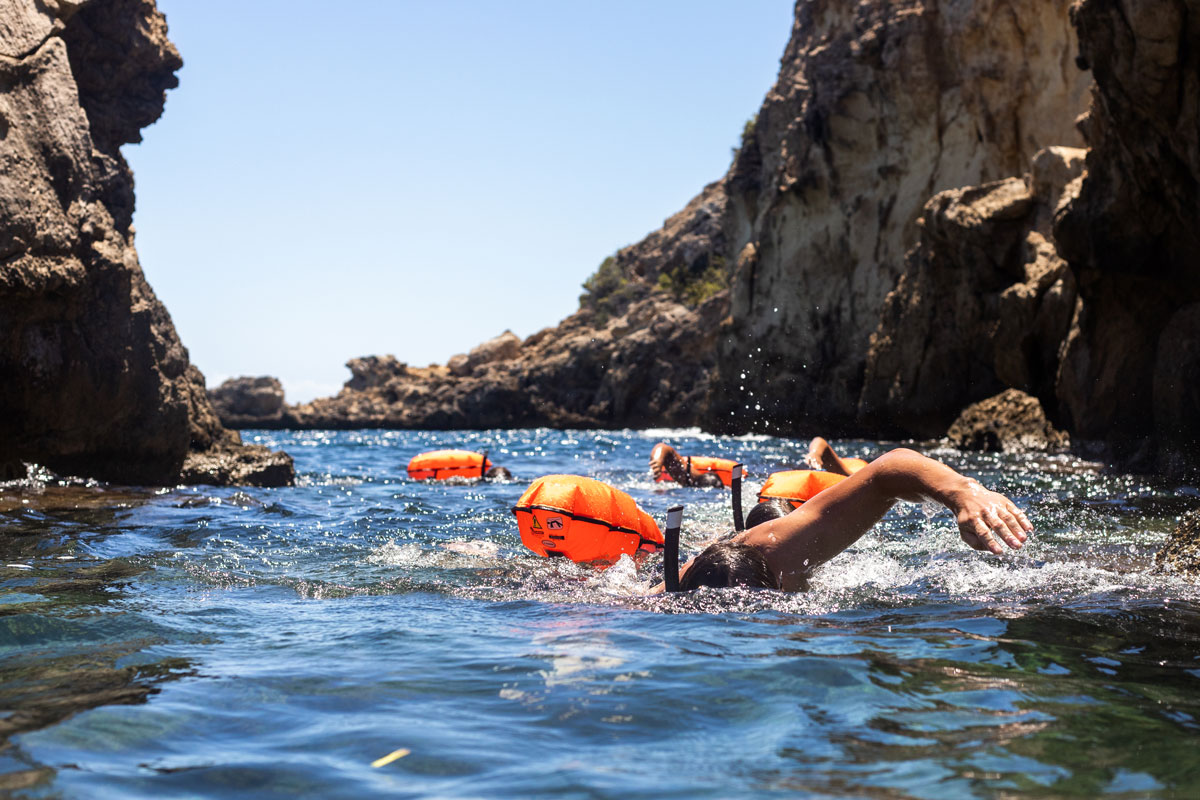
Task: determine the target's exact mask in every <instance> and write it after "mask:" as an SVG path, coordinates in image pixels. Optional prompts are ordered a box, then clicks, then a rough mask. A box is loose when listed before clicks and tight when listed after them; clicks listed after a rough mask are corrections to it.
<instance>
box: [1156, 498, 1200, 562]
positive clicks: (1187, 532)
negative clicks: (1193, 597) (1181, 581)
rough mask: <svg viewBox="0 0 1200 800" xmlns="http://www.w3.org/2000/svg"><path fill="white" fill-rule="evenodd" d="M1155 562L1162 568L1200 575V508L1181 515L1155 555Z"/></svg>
mask: <svg viewBox="0 0 1200 800" xmlns="http://www.w3.org/2000/svg"><path fill="white" fill-rule="evenodd" d="M1154 563H1155V566H1156V567H1157V568H1158V569H1161V570H1168V571H1171V572H1178V573H1182V574H1184V575H1187V576H1189V577H1192V578H1196V577H1200V509H1196V510H1194V511H1189V512H1188V513H1186V514H1184V515H1183V516H1182V517H1180V519H1179V524H1178V525H1176V526H1175V530H1174V531H1172V532H1171V535H1170V536H1169V537H1167V541H1166V544H1164V545H1163V546H1162V547H1161V548H1160V549H1159V551H1158V553H1157V554H1156V555H1155V557H1154Z"/></svg>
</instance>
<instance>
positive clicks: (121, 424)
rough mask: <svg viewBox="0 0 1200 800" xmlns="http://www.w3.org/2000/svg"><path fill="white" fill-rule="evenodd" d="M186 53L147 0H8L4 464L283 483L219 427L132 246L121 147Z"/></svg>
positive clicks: (158, 109) (272, 458)
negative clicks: (173, 41) (80, 0)
mask: <svg viewBox="0 0 1200 800" xmlns="http://www.w3.org/2000/svg"><path fill="white" fill-rule="evenodd" d="M181 66H182V61H181V59H180V57H179V54H178V53H177V52H176V50H175V47H174V46H173V45H172V44H171V43H170V41H168V39H167V36H166V21H165V19H164V18H163V16H162V15H161V14H160V13H159V12H158V10H157V9H156V7H155V5H154V3H153V1H152V0H105V1H104V2H92V3H74V2H53V0H50V2H45V1H43V0H3V2H0V76H2V81H0V142H2V143H3V144H2V146H0V264H2V266H0V320H2V321H3V324H2V325H0V385H2V386H3V390H2V391H0V467H2V468H3V471H4V473H5V474H6V475H8V476H15V475H23V474H24V468H23V467H22V466H21V462H36V463H39V464H42V465H44V466H46V467H49V468H50V469H52V470H54V471H56V472H60V473H64V474H70V475H78V476H88V477H94V478H98V479H102V480H106V481H112V482H119V483H137V484H154V485H166V484H173V483H177V482H180V481H184V482H193V483H257V484H263V485H284V484H290V483H291V482H292V480H293V468H292V462H291V458H290V457H289V456H287V455H286V454H284V453H270V452H268V451H267V450H266V449H265V448H261V447H257V446H255V447H247V446H243V445H242V444H241V442H240V439H239V438H238V436H237V434H236V433H234V432H232V431H227V430H226V429H225V428H223V427H222V426H221V424H220V421H219V420H218V419H217V416H216V414H215V412H214V411H213V409H212V406H211V404H210V403H209V401H208V397H207V393H206V392H205V388H204V377H203V375H201V374H200V371H199V370H198V369H196V367H195V366H193V365H192V364H190V363H189V361H188V353H187V350H186V349H185V348H184V347H183V345H182V343H181V342H180V341H179V337H178V335H177V334H176V332H175V328H174V326H173V325H172V323H171V318H170V315H169V314H168V313H167V310H166V309H165V308H164V307H163V305H162V303H160V302H159V301H158V299H157V298H156V297H155V296H154V292H153V290H152V289H151V288H150V286H149V284H148V283H147V282H146V279H145V277H144V275H143V274H142V270H141V266H140V265H139V263H138V257H137V251H136V250H135V249H134V231H133V228H132V219H133V208H134V194H133V175H132V173H131V171H130V169H129V166H128V164H127V163H126V162H125V159H124V158H123V157H122V155H121V152H120V148H121V145H123V144H126V143H131V142H138V141H141V133H140V130H141V128H142V127H144V126H146V125H149V124H151V123H152V122H154V121H155V120H156V119H158V117H159V116H160V115H161V113H162V110H163V104H164V102H165V90H166V89H169V88H172V87H174V86H175V85H177V79H176V77H175V74H174V73H175V70H177V69H179V68H180V67H181Z"/></svg>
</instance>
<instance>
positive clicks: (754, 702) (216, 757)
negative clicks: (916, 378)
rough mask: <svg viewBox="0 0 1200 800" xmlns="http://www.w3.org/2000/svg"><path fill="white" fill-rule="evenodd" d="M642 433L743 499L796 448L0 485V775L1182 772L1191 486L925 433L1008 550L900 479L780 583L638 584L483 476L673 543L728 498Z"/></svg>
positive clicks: (469, 791) (142, 781) (40, 782)
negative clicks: (649, 467) (1014, 544)
mask: <svg viewBox="0 0 1200 800" xmlns="http://www.w3.org/2000/svg"><path fill="white" fill-rule="evenodd" d="M664 437H669V438H670V439H671V441H672V442H673V443H675V444H676V445H677V446H679V447H680V448H681V449H683V450H685V451H691V452H698V453H705V454H710V455H720V456H727V457H734V458H737V459H739V460H742V461H744V462H745V463H746V464H747V466H748V468H749V470H750V471H751V473H752V475H751V478H750V480H749V485H748V486H747V490H746V492H747V493H746V498H747V503H749V502H751V501H752V493H753V491H754V490H755V489H756V488H757V484H758V483H761V480H762V478H763V477H765V475H766V474H767V473H768V472H769V471H772V470H775V469H785V468H791V467H794V466H796V465H798V463H799V462H800V460H801V457H802V456H803V453H804V451H805V443H804V442H800V441H792V440H783V439H776V438H768V437H750V438H744V439H727V438H714V437H710V436H704V435H700V434H698V433H696V432H687V431H685V432H681V431H645V432H611V431H610V432H578V431H576V432H562V431H546V430H540V431H485V432H457V433H434V432H382V431H380V432H374V431H372V432H339V433H321V432H304V433H286V432H281V433H272V434H262V435H258V436H249V437H247V438H250V439H255V440H257V441H260V442H263V443H266V444H269V445H271V446H272V447H283V448H285V449H287V450H288V451H289V452H290V453H292V454H293V455H294V456H295V457H296V461H297V468H298V471H299V473H300V480H299V485H298V486H297V487H295V488H292V489H245V488H243V489H213V488H205V487H192V488H182V489H177V490H171V491H154V490H145V491H143V490H115V489H111V488H106V487H96V486H89V485H86V484H84V485H69V486H61V485H56V484H55V483H54V482H53V481H45V480H43V481H38V480H33V481H27V482H23V483H21V484H12V485H8V486H7V487H6V488H3V489H0V514H2V515H3V516H2V517H0V518H2V519H3V523H2V524H3V526H4V537H3V539H2V541H0V549H2V553H0V562H2V563H3V565H5V566H0V579H2V580H3V588H2V589H0V676H2V682H0V685H2V688H0V709H3V711H4V712H5V714H4V716H3V718H0V736H5V737H7V740H8V742H9V745H8V746H7V747H6V748H4V749H2V750H0V792H9V793H16V794H19V795H21V796H33V797H41V796H56V797H57V796H66V797H96V796H122V797H154V798H159V797H196V796H204V797H220V796H231V797H233V796H238V797H246V796H255V797H270V796H287V797H294V796H297V795H300V796H313V797H363V796H373V795H388V796H414V797H424V796H438V797H500V796H510V797H530V796H551V795H553V796H556V797H557V796H566V797H655V798H659V797H670V796H685V795H686V796H689V797H691V796H709V797H728V796H748V795H764V794H772V793H774V794H781V795H788V796H791V795H795V794H806V793H808V794H815V795H850V796H870V797H876V796H878V797H893V796H899V797H920V798H925V797H929V798H934V797H947V798H949V797H970V796H977V797H993V796H1003V795H1011V794H1021V795H1035V796H1036V795H1045V796H1052V797H1063V796H1081V797H1092V796H1096V795H1100V794H1111V795H1113V796H1124V797H1132V796H1147V795H1163V796H1180V797H1183V796H1196V794H1197V793H1198V792H1200V764H1197V762H1196V761H1195V759H1194V756H1193V754H1194V752H1195V750H1196V747H1197V744H1200V727H1198V722H1197V714H1198V713H1200V707H1198V706H1200V692H1198V690H1200V648H1198V647H1197V644H1198V642H1200V613H1198V609H1200V605H1198V604H1200V591H1198V590H1197V587H1195V586H1193V585H1191V584H1189V583H1186V582H1183V581H1181V580H1179V579H1177V578H1174V577H1171V576H1163V575H1156V574H1153V573H1152V571H1151V566H1152V562H1153V553H1154V551H1155V549H1156V548H1157V546H1158V544H1159V543H1160V542H1161V540H1162V538H1163V537H1164V536H1165V534H1166V532H1167V531H1168V530H1170V528H1171V527H1172V525H1173V522H1174V519H1175V517H1176V516H1177V515H1178V514H1179V513H1181V512H1182V511H1183V510H1185V509H1187V508H1190V507H1194V506H1197V505H1200V493H1198V492H1197V491H1196V489H1195V487H1188V486H1176V485H1162V484H1157V483H1154V482H1150V481H1147V480H1145V479H1141V478H1136V477H1130V476H1123V475H1111V474H1104V473H1102V472H1101V471H1100V470H1098V469H1097V468H1095V467H1094V466H1093V465H1088V464H1085V463H1081V462H1078V461H1075V460H1074V459H1071V458H1069V457H1052V458H1036V459H1030V458H1027V457H1022V458H1012V457H995V456H986V457H985V456H967V455H964V454H961V453H957V452H955V451H949V450H947V451H927V452H930V454H931V455H934V456H936V457H940V458H942V459H944V460H947V461H948V462H950V463H951V464H952V465H954V466H955V467H957V468H959V469H960V470H961V471H964V472H966V473H968V474H970V475H973V476H975V477H977V478H979V479H980V480H981V481H983V482H984V483H985V484H986V485H989V486H991V487H993V488H997V489H999V490H1001V491H1004V492H1006V493H1008V494H1009V495H1010V496H1012V497H1013V498H1014V499H1015V500H1016V501H1017V502H1018V504H1019V505H1021V506H1022V507H1023V508H1026V509H1027V510H1028V512H1029V516H1030V517H1031V519H1032V520H1033V522H1034V524H1035V525H1036V526H1037V529H1038V530H1037V533H1036V535H1035V537H1034V538H1033V539H1032V540H1031V541H1030V543H1029V544H1028V545H1027V547H1026V548H1024V549H1023V550H1022V551H1020V552H1016V553H1011V554H1007V555H1005V556H1003V557H996V556H991V555H988V554H982V553H978V552H975V551H971V550H968V549H967V548H966V547H965V546H963V545H962V544H961V543H960V542H959V540H958V537H957V534H956V531H955V527H954V524H953V521H952V520H951V518H950V516H949V515H948V514H947V513H946V512H944V511H937V510H936V509H932V508H928V507H922V506H914V505H907V506H901V507H898V508H897V509H896V510H895V511H894V512H892V514H890V515H889V516H888V517H887V518H886V519H885V521H884V522H883V523H882V524H881V525H880V526H879V528H877V530H876V531H875V532H873V533H872V534H870V535H868V536H867V537H866V538H864V539H863V540H862V541H861V542H860V543H859V544H858V545H856V546H855V547H854V548H852V549H851V550H850V551H848V552H847V553H845V554H843V555H842V556H840V557H839V558H837V559H836V560H834V561H833V562H831V563H830V564H828V565H826V566H825V567H824V568H823V569H822V570H821V571H819V572H818V573H817V575H816V577H815V579H814V581H813V588H812V590H811V591H810V592H808V593H805V594H795V595H787V594H779V593H773V592H762V591H722V592H717V591H702V592H697V593H694V594H691V595H682V596H677V597H647V596H644V592H645V590H646V589H647V588H648V587H649V586H650V585H651V583H652V582H653V581H654V580H656V575H655V571H656V567H657V564H655V563H653V562H651V563H649V564H647V565H644V566H643V568H642V569H640V570H638V569H635V568H634V566H633V564H632V563H621V564H619V565H617V566H616V567H614V568H613V569H610V570H608V571H605V572H595V571H593V570H589V569H585V568H582V567H577V566H575V565H571V564H569V563H564V562H562V561H558V560H555V561H549V560H545V559H540V558H538V557H536V556H534V555H533V554H532V553H529V552H528V551H526V550H524V548H522V546H521V544H520V540H519V537H518V535H517V532H516V528H515V525H514V522H513V518H512V515H511V512H510V508H511V506H512V505H513V503H514V502H515V500H516V498H517V497H518V496H519V494H520V493H521V491H522V490H523V489H524V487H525V486H526V485H527V483H528V482H529V481H530V480H532V479H533V478H534V477H537V476H538V475H542V474H546V473H551V472H572V473H577V474H582V475H588V476H591V477H595V478H599V479H601V480H605V481H609V482H611V483H613V484H615V485H617V486H618V487H620V488H621V489H624V490H625V491H627V492H629V493H630V494H632V495H633V496H634V497H635V498H636V499H637V500H638V501H639V502H640V503H641V504H642V505H643V506H644V507H645V508H646V509H647V510H648V511H649V512H650V513H651V514H653V515H655V516H656V517H657V518H658V519H659V520H660V521H661V519H662V518H663V516H664V513H665V510H666V509H667V508H668V507H669V506H671V505H674V504H676V503H678V502H683V503H685V504H686V507H687V516H686V518H685V528H684V532H683V539H684V550H685V551H689V550H694V549H696V548H697V547H698V546H699V544H700V543H701V542H703V541H705V540H706V539H708V538H710V537H711V536H713V535H714V534H718V533H721V532H723V531H724V530H725V529H727V528H728V527H729V502H728V495H727V494H724V495H723V494H721V493H720V492H716V491H713V490H701V489H683V488H680V487H677V486H674V485H672V484H654V483H652V482H651V480H650V479H649V476H648V475H647V474H646V472H645V459H646V456H647V454H648V452H649V450H650V447H651V445H652V444H653V443H654V442H655V441H657V440H658V439H660V438H664ZM839 444H840V445H843V446H844V448H845V449H846V450H847V452H848V453H849V454H850V455H861V456H867V457H870V456H873V455H877V454H878V453H879V452H881V448H880V447H879V446H876V445H874V444H872V443H867V442H845V443H839ZM440 447H466V448H484V447H487V448H489V449H490V452H491V456H492V458H493V460H494V461H495V462H496V463H499V464H502V465H504V466H507V467H508V468H509V469H511V470H512V471H513V472H514V473H515V474H516V475H517V479H516V480H514V481H513V482H511V483H490V484H479V483H475V484H467V485H446V484H435V483H414V482H410V481H409V480H408V479H407V478H406V476H405V473H404V465H405V463H406V462H407V460H408V458H409V457H410V456H412V455H413V454H415V453H417V452H419V451H421V450H427V449H435V448H440ZM43 477H44V476H43ZM400 748H406V749H408V750H409V751H410V753H409V754H408V755H407V756H404V757H402V758H398V759H397V760H395V761H393V762H392V763H390V764H388V765H386V766H383V767H378V768H373V767H372V766H371V762H372V761H374V760H375V759H378V758H380V757H381V756H384V755H386V754H388V753H391V752H393V751H396V750H398V749H400Z"/></svg>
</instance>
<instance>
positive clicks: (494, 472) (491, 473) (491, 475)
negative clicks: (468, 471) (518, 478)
mask: <svg viewBox="0 0 1200 800" xmlns="http://www.w3.org/2000/svg"><path fill="white" fill-rule="evenodd" d="M484 477H485V478H487V479H488V480H490V481H511V480H512V479H513V474H512V473H511V472H509V471H508V470H507V469H505V468H504V467H492V468H491V469H489V470H488V471H487V474H485V475H484Z"/></svg>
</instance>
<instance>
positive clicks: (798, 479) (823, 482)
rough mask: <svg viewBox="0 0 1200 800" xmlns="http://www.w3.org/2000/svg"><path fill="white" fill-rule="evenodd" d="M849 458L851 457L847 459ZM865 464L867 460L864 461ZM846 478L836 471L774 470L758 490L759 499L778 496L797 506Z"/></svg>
mask: <svg viewBox="0 0 1200 800" xmlns="http://www.w3.org/2000/svg"><path fill="white" fill-rule="evenodd" d="M847 460H849V459H847ZM864 464H865V462H864ZM844 480H846V476H845V475H838V474H837V473H835V472H822V471H820V470H815V469H790V470H785V471H783V472H772V473H771V474H770V475H768V476H767V482H766V483H764V484H763V487H762V489H760V490H759V492H758V501H759V502H760V503H761V502H763V501H764V500H771V499H775V498H778V499H780V500H787V501H788V502H790V503H791V504H792V505H793V506H795V507H796V508H799V507H800V506H801V504H803V503H804V501H806V500H811V499H812V498H813V497H815V496H816V495H817V493H818V492H820V491H822V490H824V489H828V488H829V487H830V486H833V485H834V484H835V483H840V482H841V481H844Z"/></svg>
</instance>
